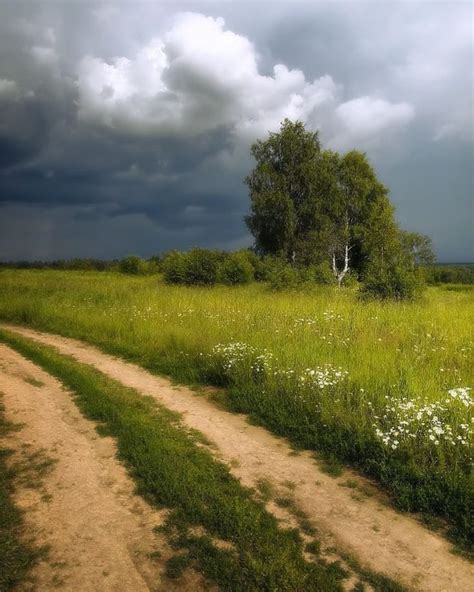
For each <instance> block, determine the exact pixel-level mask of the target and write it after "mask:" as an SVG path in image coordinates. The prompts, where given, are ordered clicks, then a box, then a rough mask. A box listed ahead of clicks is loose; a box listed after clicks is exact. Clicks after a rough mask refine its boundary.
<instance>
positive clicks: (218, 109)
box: [77, 13, 414, 145]
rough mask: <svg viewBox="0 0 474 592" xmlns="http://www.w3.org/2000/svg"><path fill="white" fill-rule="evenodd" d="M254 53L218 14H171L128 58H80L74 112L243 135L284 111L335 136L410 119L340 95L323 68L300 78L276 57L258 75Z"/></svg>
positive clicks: (128, 123) (121, 126)
mask: <svg viewBox="0 0 474 592" xmlns="http://www.w3.org/2000/svg"><path fill="white" fill-rule="evenodd" d="M258 61H259V59H258V54H257V52H256V50H255V48H254V46H253V45H252V43H251V42H250V41H249V40H248V39H247V38H246V37H244V36H242V35H238V34H236V33H234V32H232V31H229V30H226V29H225V23H224V20H223V19H221V18H212V17H206V16H203V15H201V14H197V13H182V14H179V15H177V16H175V18H174V21H173V24H172V26H171V28H170V29H169V30H168V31H167V32H166V33H165V34H164V35H162V36H161V37H159V38H155V39H153V40H152V41H151V42H149V43H148V44H147V45H145V46H144V47H143V48H142V49H141V50H140V51H139V52H138V53H137V54H136V55H135V56H134V57H132V58H130V57H123V56H122V57H117V58H115V59H113V60H112V61H110V62H106V61H104V60H102V59H100V58H97V57H91V56H89V57H85V58H83V59H82V61H81V63H80V66H79V71H78V80H77V85H78V91H79V117H80V118H81V119H82V120H83V121H90V122H93V123H96V124H97V123H98V124H101V125H104V126H107V127H109V128H115V129H117V130H118V131H122V132H126V133H132V134H145V135H146V134H150V135H155V136H156V135H163V136H166V135H174V136H176V135H177V136H183V137H192V136H196V135H199V134H201V133H204V132H208V131H212V130H215V129H219V128H226V129H228V130H230V131H231V132H232V133H233V134H234V135H235V136H236V137H237V138H240V139H243V140H245V141H248V140H251V139H253V138H255V137H257V136H259V135H261V134H263V133H266V132H267V130H273V129H277V127H278V125H279V123H280V122H281V121H282V119H283V118H285V117H289V118H290V119H300V120H302V121H305V122H306V123H308V124H309V125H310V127H312V128H313V129H317V128H320V129H321V128H322V129H323V130H326V135H329V136H330V137H333V138H334V139H335V141H336V143H338V144H340V145H345V144H347V143H348V142H357V140H358V139H360V140H362V141H367V140H370V139H372V138H374V137H376V136H378V135H379V134H380V133H381V132H383V131H386V130H390V129H393V128H396V127H400V126H403V125H405V124H406V123H408V122H409V121H410V120H411V119H412V118H413V115H414V110H413V107H411V106H410V105H408V104H406V103H399V104H392V103H390V102H389V101H386V100H382V99H378V98H374V97H370V96H364V97H360V98H357V99H353V100H349V101H347V102H341V88H340V87H339V86H338V85H337V84H336V83H335V82H334V80H333V79H332V78H331V76H329V75H325V76H322V77H321V78H317V79H315V80H313V81H308V80H307V79H306V77H305V75H304V73H303V72H302V71H301V70H298V69H288V68H287V67H286V66H285V65H283V64H277V65H275V66H274V68H273V73H272V75H263V74H260V72H259V68H258Z"/></svg>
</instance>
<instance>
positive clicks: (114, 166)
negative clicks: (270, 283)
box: [0, 0, 474, 262]
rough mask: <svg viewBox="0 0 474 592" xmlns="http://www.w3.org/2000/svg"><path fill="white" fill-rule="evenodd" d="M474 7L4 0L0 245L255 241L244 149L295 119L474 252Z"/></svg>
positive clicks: (420, 226) (102, 246)
mask: <svg viewBox="0 0 474 592" xmlns="http://www.w3.org/2000/svg"><path fill="white" fill-rule="evenodd" d="M473 6H474V5H473V3H471V2H440V1H437V2H436V1H435V2H426V1H421V2H418V1H408V0H406V1H390V2H387V1H384V0H379V1H365V2H359V1H336V0H334V1H327V2H316V1H307V2H299V1H297V0H291V1H279V2H274V1H269V0H267V1H265V0H254V1H245V2H244V1H235V0H234V1H232V2H231V1H226V0H220V1H214V2H202V1H192V2H189V1H188V2H180V1H179V0H177V1H168V2H163V1H161V2H151V1H148V2H143V3H141V2H136V1H133V2H132V1H130V2H94V1H90V0H89V1H88V0H83V1H74V0H70V1H66V0H63V1H62V2H61V1H59V0H56V1H55V0H50V1H48V2H43V1H42V0H37V1H33V0H30V1H23V2H22V1H19V0H15V1H9V0H1V1H0V259H3V260H15V259H29V260H32V259H44V260H46V259H55V258H72V257H97V258H103V259H109V258H119V257H123V256H125V255H128V254H132V253H133V254H138V255H140V256H143V257H149V256H151V255H153V254H156V253H159V252H162V251H165V250H168V249H173V248H176V249H188V248H191V247H193V246H203V247H212V248H219V249H236V248H241V247H246V246H249V245H251V244H252V238H251V236H250V235H249V234H248V231H247V229H246V227H245V224H244V222H243V217H244V216H245V214H246V213H247V211H248V207H249V199H248V193H247V190H246V187H245V185H244V179H245V176H246V175H247V174H248V173H249V171H250V170H251V168H252V166H253V163H252V159H251V155H250V152H249V148H250V146H251V144H252V143H253V142H254V141H255V140H256V139H257V138H265V137H266V136H267V134H268V133H269V131H277V130H278V128H279V125H280V122H281V121H282V120H283V119H284V118H285V117H288V118H290V119H292V120H300V121H303V122H304V123H305V124H306V126H307V127H308V129H311V130H319V132H320V138H321V141H322V144H323V147H327V148H332V149H334V150H338V151H341V152H344V151H347V150H350V149H352V148H356V149H359V150H362V151H364V152H366V153H367V155H368V157H369V160H370V161H371V163H372V164H373V166H374V167H375V169H376V171H377V174H378V176H379V178H380V179H381V180H382V181H383V182H384V183H385V184H386V185H387V186H388V188H389V189H390V197H391V199H392V201H393V203H394V204H395V207H396V215H397V219H398V220H399V222H400V224H401V226H402V227H404V228H405V229H407V230H412V231H416V232H421V233H424V234H428V235H430V236H431V238H432V240H433V244H434V248H435V251H436V254H437V256H438V259H439V260H440V261H444V262H468V261H471V262H472V261H474V248H473V236H474V212H473V208H474V203H473V201H474V200H473V196H474V179H473V168H474V167H473V163H474V112H473V109H474V107H473V104H474V103H473V94H474V78H473V76H474V49H473Z"/></svg>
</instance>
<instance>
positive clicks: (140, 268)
mask: <svg viewBox="0 0 474 592" xmlns="http://www.w3.org/2000/svg"><path fill="white" fill-rule="evenodd" d="M119 270H120V271H121V272H122V273H130V274H132V275H144V274H145V273H147V271H148V265H147V262H146V261H144V260H143V259H140V257H137V256H136V255H129V256H128V257H124V258H123V259H122V260H121V261H120V263H119Z"/></svg>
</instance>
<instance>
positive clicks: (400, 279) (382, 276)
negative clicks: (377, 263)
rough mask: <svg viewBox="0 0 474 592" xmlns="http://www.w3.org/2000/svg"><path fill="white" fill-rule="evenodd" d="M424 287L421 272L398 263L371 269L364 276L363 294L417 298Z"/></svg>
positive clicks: (388, 298) (379, 296)
mask: <svg viewBox="0 0 474 592" xmlns="http://www.w3.org/2000/svg"><path fill="white" fill-rule="evenodd" d="M423 288H424V282H423V278H422V276H421V274H419V273H417V272H416V271H415V270H411V269H408V268H407V267H404V266H398V265H397V266H390V267H388V268H380V267H379V268H371V269H369V270H368V271H367V273H366V275H365V277H364V281H363V284H362V288H361V294H362V296H363V297H365V298H379V299H380V300H415V299H416V298H418V297H419V296H420V295H421V292H422V290H423Z"/></svg>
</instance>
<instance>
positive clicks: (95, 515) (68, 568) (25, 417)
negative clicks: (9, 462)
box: [0, 344, 204, 592]
mask: <svg viewBox="0 0 474 592" xmlns="http://www.w3.org/2000/svg"><path fill="white" fill-rule="evenodd" d="M0 392H2V394H3V396H2V401H3V404H4V405H5V411H6V417H7V419H8V420H10V421H12V422H14V423H16V424H21V425H22V428H21V429H20V430H19V431H15V432H13V433H12V434H11V435H9V436H8V438H7V439H6V440H7V446H8V447H10V448H12V449H13V450H14V451H16V453H15V455H14V459H15V460H16V461H19V462H20V461H25V460H26V461H27V460H28V458H29V459H30V462H31V457H32V456H35V455H37V454H38V453H39V458H41V459H45V458H49V459H51V460H52V461H53V463H52V465H51V467H50V468H49V469H48V470H47V472H46V474H45V475H43V476H42V478H41V479H40V480H38V478H37V477H35V471H34V470H33V471H30V472H29V473H30V474H29V477H28V479H21V480H20V481H19V486H18V488H17V492H16V498H15V501H16V503H17V504H18V505H19V506H20V507H21V508H22V509H24V510H25V520H26V528H27V531H28V533H31V534H33V536H34V537H35V539H36V541H37V543H38V544H39V545H47V546H49V553H48V556H47V557H46V558H45V559H44V560H42V561H41V562H40V563H39V564H38V565H37V566H36V567H35V568H34V569H33V573H32V580H31V581H28V582H27V583H25V584H24V585H23V586H22V589H23V590H39V591H48V592H49V591H50V590H62V591H71V592H73V591H74V592H93V591H101V592H131V591H133V592H145V591H150V590H160V591H168V590H176V591H177V590H180V591H181V590H185V591H195V590H203V589H204V586H203V583H202V581H201V578H200V576H198V575H197V574H195V573H193V572H188V573H187V575H185V576H184V578H182V579H180V580H179V582H178V581H176V582H175V581H171V580H169V579H168V578H166V576H164V574H163V572H164V566H165V561H166V559H168V558H169V557H170V556H171V555H172V551H171V550H170V549H169V548H168V547H167V545H166V542H165V541H164V540H163V539H162V538H160V536H158V535H157V534H156V533H154V532H153V527H154V526H157V525H159V524H161V523H162V521H163V519H164V513H163V512H157V511H155V510H154V509H152V508H151V507H149V506H148V505H147V504H146V503H145V502H144V501H143V500H142V499H141V498H140V497H138V496H136V495H134V485H133V482H132V481H131V480H130V479H129V477H128V476H127V474H126V471H125V469H124V468H123V466H122V465H121V464H120V463H119V462H118V461H117V460H116V458H115V452H116V451H115V446H114V443H113V440H112V439H111V438H103V437H100V436H98V435H97V433H96V432H95V429H94V424H93V423H92V422H90V421H88V420H86V419H85V418H84V417H83V416H82V415H81V414H80V412H79V411H78V409H77V408H76V406H75V404H74V403H73V400H72V397H71V395H70V393H68V392H67V391H65V390H64V389H63V388H62V386H61V384H60V383H59V382H58V381H57V380H55V379H54V378H52V377H51V376H49V375H48V374H46V373H45V372H43V371H42V370H41V369H39V368H37V367H36V366H34V365H33V364H32V363H30V362H29V361H27V360H25V359H23V358H22V357H21V356H20V355H19V354H17V353H16V352H14V351H12V350H11V349H9V348H7V347H6V346H4V345H1V344H0ZM39 458H38V457H37V458H36V461H35V462H38V460H39ZM156 551H159V552H160V553H161V556H160V557H159V558H158V559H156V558H151V557H150V553H153V552H156Z"/></svg>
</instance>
